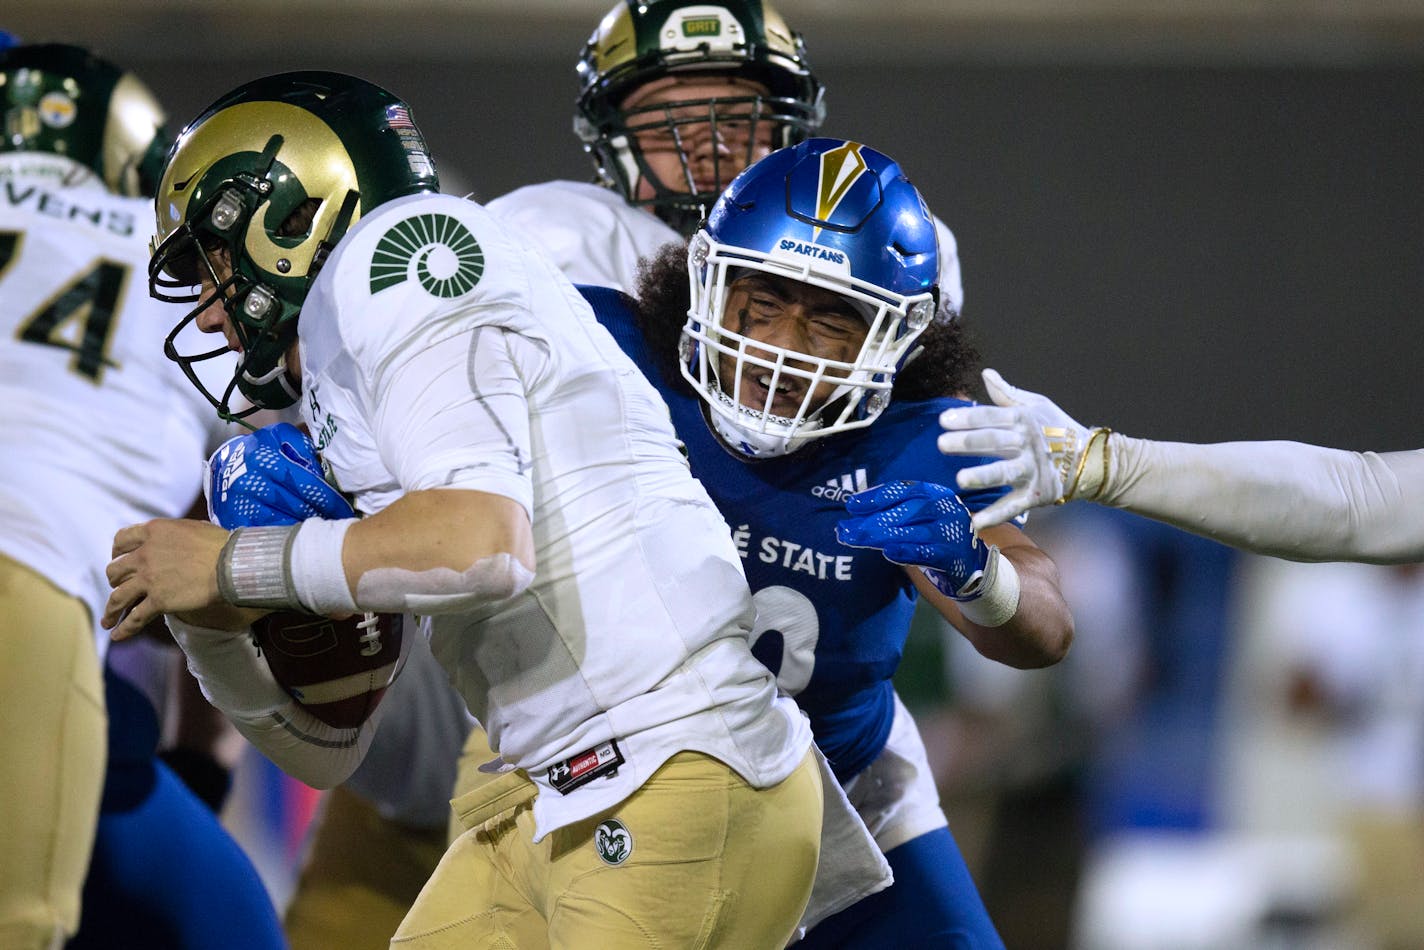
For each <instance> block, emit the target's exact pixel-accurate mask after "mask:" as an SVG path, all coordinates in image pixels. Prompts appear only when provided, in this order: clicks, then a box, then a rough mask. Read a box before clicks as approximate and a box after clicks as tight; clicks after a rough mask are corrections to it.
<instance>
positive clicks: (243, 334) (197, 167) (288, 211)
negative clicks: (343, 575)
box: [149, 72, 439, 418]
mask: <svg viewBox="0 0 1424 950" xmlns="http://www.w3.org/2000/svg"><path fill="white" fill-rule="evenodd" d="M437 190H439V181H438V180H437V178H436V174H435V166H434V164H433V163H432V162H431V159H430V152H429V150H428V149H427V148H426V145H425V140H424V138H423V137H422V136H421V134H420V131H419V130H418V129H417V128H416V127H415V124H414V123H413V122H412V121H411V117H410V108H409V107H408V106H407V105H406V104H405V103H404V102H402V101H401V100H400V99H397V98H396V97H395V96H393V95H392V94H391V93H389V92H387V91H386V90H384V89H382V88H381V87H379V86H377V85H374V84H373V83H369V82H366V81H365V80H363V79H357V78H355V77H353V76H346V75H342V74H340V73H329V72H294V73H282V74H279V75H276V76H268V77H267V78H265V79H259V80H256V81H255V82H251V83H248V84H247V85H245V86H242V87H240V88H239V89H236V90H234V91H233V92H230V93H228V94H227V95H225V96H223V97H222V98H221V99H219V100H218V101H217V102H215V103H213V104H212V105H211V106H209V107H208V108H207V109H205V110H204V111H203V112H202V114H200V115H199V116H198V118H196V119H194V120H193V121H192V122H191V123H190V124H189V125H188V127H187V128H185V129H184V130H183V131H182V133H181V134H179V136H178V141H177V142H176V143H174V146H173V149H172V151H170V152H169V154H168V159H167V161H166V163H165V164H164V167H163V178H162V180H161V182H160V183H159V186H158V194H157V197H156V199H155V206H156V210H157V213H158V231H157V235H156V237H155V238H154V245H155V246H154V252H153V258H152V260H151V261H150V263H149V289H150V292H151V293H152V294H153V296H155V297H158V298H159V299H161V300H170V301H175V302H191V301H198V305H197V306H196V307H195V308H193V310H192V311H191V312H190V313H189V314H188V315H187V317H185V318H184V320H183V321H182V322H181V323H180V324H179V325H178V326H177V327H175V328H174V330H173V332H172V333H170V334H169V336H168V340H167V342H166V343H165V346H164V352H165V353H166V354H167V355H168V357H169V358H170V359H172V360H174V361H176V362H177V363H178V364H179V365H180V366H182V367H183V371H184V372H185V373H186V374H187V375H188V378H189V379H190V380H192V381H193V384H194V385H196V386H197V387H198V389H199V390H201V391H202V392H203V394H204V395H206V396H207V397H208V399H209V400H210V401H211V402H212V403H213V405H214V406H216V407H217V409H218V412H219V413H220V414H222V415H223V416H224V417H225V418H240V417H241V416H244V415H247V414H249V413H251V412H254V411H256V409H257V408H268V409H281V408H284V407H286V406H290V405H291V404H292V403H293V402H295V401H296V398H297V394H298V384H297V382H296V381H294V380H292V379H291V378H289V374H288V372H287V366H286V354H287V351H288V349H289V348H290V347H291V345H292V343H293V342H295V340H296V338H297V316H298V314H299V313H300V311H301V308H302V304H303V302H304V301H305V300H306V296H307V292H308V291H309V290H310V289H311V285H312V282H313V281H314V280H315V279H316V276H317V273H318V272H319V271H320V270H321V265H322V263H323V262H324V261H325V260H326V257H327V255H328V254H330V253H331V251H332V249H333V248H334V247H335V246H336V244H337V242H338V241H340V240H341V238H342V236H343V235H345V233H346V231H347V229H348V228H349V227H350V226H351V225H352V223H354V222H355V221H356V220H357V219H359V218H360V217H361V215H363V214H368V213H370V211H371V210H372V209H373V208H375V207H377V206H378V205H381V204H383V203H384V202H387V201H390V200H392V199H394V198H399V197H401V196H403V195H411V194H416V193H419V192H426V191H437ZM200 285H201V286H200ZM215 301H221V302H222V305H223V307H224V308H225V310H226V311H227V314H228V317H229V320H230V323H231V326H232V329H233V332H234V335H235V336H236V338H237V342H238V343H239V344H240V346H241V356H240V358H239V360H238V367H237V371H236V372H235V374H234V376H233V379H232V380H231V382H229V383H228V384H227V386H226V389H224V390H223V392H221V393H220V394H219V393H213V392H211V391H210V390H209V388H208V387H207V386H206V385H205V384H204V382H203V381H202V380H201V379H200V378H199V376H198V374H197V372H196V371H195V368H194V364H196V363H199V362H202V361H203V360H207V359H212V358H215V357H217V356H219V355H221V354H222V353H224V352H226V347H219V348H217V349H214V350H210V351H206V352H202V353H197V354H181V353H179V352H177V349H176V346H175V344H174V341H175V339H176V338H177V336H178V334H179V333H180V332H181V331H182V330H183V328H184V327H185V326H186V325H187V324H188V323H190V322H192V321H195V320H196V319H197V317H198V315H199V314H200V313H202V312H203V311H204V310H206V309H207V308H208V306H209V305H210V304H212V303H214V302H215ZM234 390H236V391H238V392H241V393H242V395H243V396H245V397H246V398H247V399H248V400H249V401H250V402H251V403H252V404H253V407H254V408H249V409H246V410H243V411H240V412H234V411H233V409H232V406H231V400H232V397H233V392H234Z"/></svg>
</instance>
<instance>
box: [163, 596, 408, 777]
mask: <svg viewBox="0 0 1424 950" xmlns="http://www.w3.org/2000/svg"><path fill="white" fill-rule="evenodd" d="M165 619H166V620H167V622H168V629H169V630H171V631H173V638H174V639H175V640H176V641H178V645H179V646H180V647H182V648H183V652H184V653H185V654H187V656H188V669H190V670H192V671H193V675H194V676H195V677H196V678H197V680H198V685H199V686H201V687H202V690H203V695H204V696H206V697H207V698H208V701H209V702H211V703H212V704H213V705H214V706H216V707H217V708H218V709H219V710H221V711H222V712H223V714H224V715H226V716H227V717H228V719H230V720H232V723H233V725H235V726H236V727H237V730H238V732H241V733H242V734H243V736H245V737H246V738H247V739H248V741H250V742H251V743H252V744H253V745H255V746H257V748H259V749H260V750H262V753H263V754H264V755H266V756H267V757H268V758H269V759H271V760H272V761H273V762H275V763H276V764H277V766H278V767H279V768H281V770H282V771H284V772H286V773H287V774H288V775H291V776H293V777H294V778H297V779H300V780H301V781H303V782H305V783H306V784H308V785H310V786H312V787H313V788H332V787H334V786H336V785H340V784H341V783H342V782H344V781H345V780H346V778H347V777H348V776H349V775H350V774H351V773H352V772H354V771H355V770H356V766H358V765H360V764H361V759H362V757H364V756H365V754H366V748H367V747H368V746H369V745H370V744H371V737H372V736H373V735H375V731H376V725H377V723H378V722H379V721H380V716H381V708H380V707H379V706H377V707H376V709H375V711H374V712H373V713H372V714H371V717H370V718H369V719H367V720H366V722H364V723H363V724H362V725H361V727H360V728H359V729H338V728H337V727H335V726H329V725H327V724H326V723H324V722H322V721H321V720H320V719H317V718H316V717H315V716H313V715H312V714H311V713H309V712H307V711H306V710H305V709H303V708H302V707H301V706H300V705H299V704H298V703H297V702H296V701H295V700H293V699H292V698H291V697H290V696H288V695H287V693H286V691H285V690H283V689H282V687H281V686H279V685H278V684H277V681H276V680H275V679H273V678H272V671H271V670H270V669H268V667H267V663H266V661H265V660H263V659H262V657H261V656H260V655H259V654H258V652H257V648H256V646H255V645H254V644H253V641H252V637H251V636H250V635H249V634H248V633H246V632H242V633H234V632H233V631H231V630H208V629H205V628H203V627H194V626H191V625H189V624H186V623H184V622H183V621H181V620H179V619H178V618H177V617H174V616H172V615H169V616H167V617H166V618H165Z"/></svg>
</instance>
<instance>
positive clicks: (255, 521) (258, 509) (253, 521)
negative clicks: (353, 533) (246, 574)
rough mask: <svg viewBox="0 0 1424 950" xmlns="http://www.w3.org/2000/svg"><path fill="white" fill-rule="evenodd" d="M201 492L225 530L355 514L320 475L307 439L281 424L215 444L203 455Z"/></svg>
mask: <svg viewBox="0 0 1424 950" xmlns="http://www.w3.org/2000/svg"><path fill="white" fill-rule="evenodd" d="M203 494H205V495H206V496H207V499H208V519H209V520H210V521H212V522H213V523H214V524H216V525H220V526H221V527H224V528H226V529H228V530H229V531H231V530H233V529H234V528H252V527H265V526H268V525H288V524H296V523H297V522H299V521H305V520H307V519H308V518H327V519H332V520H336V519H341V518H351V517H354V516H355V514H356V512H355V510H354V509H353V508H352V507H351V505H350V503H349V502H347V500H346V499H345V498H343V497H342V496H341V493H340V492H338V491H337V490H336V489H335V488H332V487H331V485H330V484H328V483H327V481H326V479H325V478H323V477H322V474H321V462H319V461H318V460H317V457H316V447H315V446H314V445H312V441H311V439H309V438H307V436H306V434H305V433H304V432H302V431H301V430H300V429H298V428H297V427H296V426H293V425H288V424H287V423H285V422H279V423H277V424H276V425H271V426H266V427H265V428H261V429H258V430H257V431H255V432H249V433H247V434H246V435H239V436H235V437H233V438H231V439H228V440H227V441H226V442H224V443H223V444H222V445H221V446H219V447H218V450H217V451H216V452H214V453H213V456H212V458H210V459H208V471H207V476H206V477H205V478H204V479H203Z"/></svg>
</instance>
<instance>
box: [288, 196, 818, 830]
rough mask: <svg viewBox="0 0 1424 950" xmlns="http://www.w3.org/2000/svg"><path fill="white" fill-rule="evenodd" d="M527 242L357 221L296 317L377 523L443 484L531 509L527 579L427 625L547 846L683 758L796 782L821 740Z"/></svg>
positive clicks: (446, 223)
mask: <svg viewBox="0 0 1424 950" xmlns="http://www.w3.org/2000/svg"><path fill="white" fill-rule="evenodd" d="M515 235H516V232H512V231H509V230H507V229H506V228H505V227H504V226H503V225H501V224H500V223H499V222H498V221H497V220H496V219H495V218H494V217H493V216H492V215H491V214H490V213H489V212H488V211H486V210H485V209H484V208H483V207H481V206H480V205H477V204H475V203H473V202H470V201H465V200H462V199H458V198H453V197H449V196H444V195H417V196H412V197H408V198H403V199H400V200H397V201H393V202H390V203H389V204H386V205H383V206H381V207H380V208H378V209H377V210H376V211H375V212H374V213H373V214H372V215H370V216H368V217H366V218H363V219H362V220H361V221H360V222H358V224H357V225H356V226H355V227H354V228H352V230H351V231H350V233H348V234H347V236H346V237H345V238H344V239H343V240H342V242H341V244H340V246H339V247H338V249H337V251H336V252H335V253H334V254H333V255H332V258H331V260H330V261H328V263H327V265H326V267H325V268H324V269H323V271H322V274H321V276H320V277H319V278H318V279H317V281H316V282H315V284H314V286H313V289H312V292H311V294H310V295H309V296H308V298H307V301H306V304H305V306H304V307H303V310H302V316H301V336H300V354H301V366H302V387H303V398H302V410H303V415H304V416H305V417H306V421H307V423H308V425H309V427H310V429H311V432H312V433H313V435H314V437H315V439H316V442H317V446H318V449H319V450H320V451H321V452H322V457H323V461H324V463H325V464H326V466H327V467H328V468H329V470H330V471H331V473H332V475H333V477H334V479H335V481H336V482H337V483H338V485H339V486H340V487H341V488H342V489H343V490H344V491H348V492H352V493H354V495H355V499H356V505H357V507H358V508H359V509H360V510H361V511H363V512H366V513H372V512H375V511H379V510H381V509H383V508H385V507H386V506H387V505H389V504H390V503H391V502H393V501H395V500H396V499H397V498H399V497H400V496H401V495H402V494H404V493H406V492H410V491H417V490H422V489H432V488H459V489H472V490H478V491H484V492H491V493H495V494H499V495H503V496H505V497H508V498H511V499H513V500H514V501H516V502H518V503H519V504H521V505H522V506H523V507H524V508H525V510H526V511H527V512H528V514H529V517H530V521H531V524H532V526H533V536H534V542H535V556H536V558H537V571H536V575H535V578H534V581H533V583H532V584H531V585H530V586H529V588H528V589H527V590H525V591H524V592H523V593H521V594H519V595H518V596H516V597H513V598H510V599H508V600H505V601H501V602H497V603H493V604H490V605H488V606H487V607H485V608H483V609H480V610H478V611H472V612H469V613H463V614H444V615H437V616H433V617H429V618H426V624H427V628H428V632H429V636H430V643H431V647H432V651H433V653H434V654H435V656H436V658H437V659H438V660H439V661H440V662H441V664H442V665H443V666H444V667H445V669H446V671H447V672H448V673H449V674H450V677H451V679H452V681H453V682H454V684H455V686H456V688H457V689H458V690H459V691H460V693H461V694H462V696H463V697H464V699H465V701H466V703H467V704H468V705H469V708H470V710H471V712H473V713H474V714H475V716H476V717H477V718H478V719H479V720H480V722H481V723H482V724H483V725H484V726H485V728H486V730H487V731H488V732H489V735H490V739H491V742H492V744H493V746H494V747H495V748H496V749H498V750H499V752H500V753H501V755H502V756H503V757H504V758H505V759H506V760H507V761H509V762H511V763H513V764H514V765H517V766H518V767H520V768H523V769H525V770H526V771H527V772H529V774H530V776H531V777H532V778H533V779H534V780H535V781H536V782H537V783H538V784H539V785H540V787H541V792H540V795H539V797H538V799H537V801H536V803H535V818H536V821H537V823H538V826H539V831H540V835H541V836H542V835H544V834H547V833H548V832H549V831H550V830H553V829H554V828H558V827H560V826H562V825H565V824H568V823H570V822H573V821H577V820H580V819H582V818H585V817H587V816H589V815H592V814H594V813H596V812H598V811H601V810H603V809H606V808H609V807H611V806H613V805H615V804H616V803H617V802H619V801H621V800H622V799H623V798H625V797H627V796H628V795H630V794H631V793H632V792H633V791H635V790H636V789H637V788H638V787H639V786H641V785H642V784H643V783H644V782H645V781H646V780H647V779H648V778H649V777H651V775H652V774H653V772H655V771H656V770H657V768H658V767H659V766H660V765H661V764H662V763H663V762H664V761H666V759H667V758H668V757H669V756H671V755H673V754H674V753H676V752H678V751H680V750H691V751H698V752H703V753H706V754H709V755H712V756H714V757H716V758H718V759H720V760H722V761H723V762H725V763H727V764H728V765H729V766H731V767H732V768H733V769H735V770H736V771H737V772H738V773H739V774H740V775H742V777H743V778H745V779H746V780H747V781H748V782H750V783H751V784H753V785H755V786H758V787H765V786H768V785H771V784H774V783H776V782H779V781H781V780H782V779H784V778H785V777H786V776H787V775H789V774H790V773H791V772H792V771H793V770H794V769H795V767H796V766H797V765H798V764H799V763H800V761H801V759H802V758H803V757H804V756H805V754H806V751H807V749H808V748H809V746H810V733H809V730H808V728H807V726H806V724H805V722H804V720H803V718H802V717H801V715H800V713H799V712H798V710H797V709H796V707H795V704H794V703H792V702H791V701H790V700H788V699H779V698H777V697H776V689H775V683H774V681H773V679H772V677H771V675H770V673H769V672H768V671H767V670H766V669H765V667H763V666H762V665H761V664H760V663H759V662H757V660H756V659H755V658H754V657H753V656H752V655H751V652H750V648H749V645H748V639H747V638H748V634H749V630H750V626H751V620H752V617H753V607H752V604H751V598H750V595H749V594H748V591H747V587H746V582H745V579H744V577H743V575H742V570H741V564H740V559H739V557H738V555H737V552H736V549H735V548H734V547H733V545H732V542H731V538H730V537H729V536H728V534H727V531H726V526H725V524H724V523H723V521H722V519H721V516H720V515H719V514H718V513H717V510H716V508H715V507H714V506H713V505H712V502H711V500H710V499H709V498H708V497H707V494H706V492H705V491H704V490H703V489H702V487H701V485H700V484H699V483H698V482H697V481H695V480H694V479H693V478H692V477H691V475H690V474H689V472H688V468H687V465H686V462H685V461H684V460H683V457H682V455H681V453H680V452H679V449H678V442H677V440H676V438H675V436H674V434H673V431H672V427H671V423H670V422H669V420H668V416H667V408H666V406H665V405H664V404H663V403H662V401H661V399H660V398H659V397H658V396H657V394H656V393H655V392H654V391H653V389H652V388H651V386H650V385H649V384H648V383H647V382H646V381H645V380H644V378H643V376H642V374H641V373H640V372H639V370H638V369H637V367H636V366H634V365H633V364H632V363H631V362H630V361H629V360H628V359H627V358H626V357H625V356H624V355H623V353H622V351H621V350H619V348H618V346H617V344H616V343H615V342H614V341H613V339H612V337H610V336H609V335H608V334H607V333H606V332H605V331H604V330H603V329H602V328H601V327H600V326H599V325H598V323H597V322H596V321H595V319H594V317H593V313H592V311H591V310H590V308H589V307H588V305H587V304H586V303H585V302H584V301H583V299H582V298H581V297H580V296H579V295H578V293H577V291H575V289H574V288H573V286H572V284H570V283H569V282H568V281H567V280H565V279H564V278H563V277H562V276H561V275H560V274H559V273H558V271H557V270H555V269H554V268H553V266H552V265H550V264H549V262H548V261H547V260H546V259H545V257H544V256H543V255H541V254H530V253H528V248H527V247H526V246H523V245H522V244H521V239H519V238H518V237H516V236H515ZM610 740H612V741H613V742H616V744H617V750H618V751H617V754H618V755H621V756H622V758H623V759H624V764H623V765H622V766H621V767H620V768H618V770H617V772H616V773H615V774H613V775H610V776H607V777H605V778H600V779H599V780H597V781H596V782H594V783H592V784H588V785H584V786H583V787H581V788H576V789H572V790H570V791H569V792H568V794H563V793H561V792H560V791H558V790H557V788H556V786H558V785H560V784H561V781H560V780H561V779H562V778H563V775H562V774H561V764H562V763H565V762H567V761H568V760H570V759H572V758H574V757H576V756H578V755H579V754H581V753H585V752H590V751H591V750H595V749H599V748H600V747H601V748H602V750H603V751H604V752H607V750H608V748H609V747H608V746H607V745H606V744H607V743H608V742H609V741H610ZM610 754H611V753H610ZM551 767H552V772H553V774H552V775H551V774H550V773H551Z"/></svg>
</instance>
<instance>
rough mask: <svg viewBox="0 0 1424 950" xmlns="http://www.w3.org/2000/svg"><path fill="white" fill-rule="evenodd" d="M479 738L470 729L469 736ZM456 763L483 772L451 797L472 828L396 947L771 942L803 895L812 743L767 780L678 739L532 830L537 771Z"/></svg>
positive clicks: (815, 818)
mask: <svg viewBox="0 0 1424 950" xmlns="http://www.w3.org/2000/svg"><path fill="white" fill-rule="evenodd" d="M482 741H483V737H482V735H481V734H480V731H479V730H476V733H475V734H474V736H473V737H472V740H471V743H472V744H474V745H475V746H479V745H480V744H481V743H482ZM470 749H471V744H467V745H466V750H467V755H466V759H467V760H469V759H470V754H469V750H470ZM491 757H492V756H491V755H489V754H485V755H483V756H482V757H479V756H477V758H479V760H480V761H487V760H488V759H489V758H491ZM472 774H473V775H478V776H479V778H478V779H472V777H471V776H472ZM462 776H463V777H464V778H463V780H464V781H465V783H466V785H468V784H469V783H470V782H471V781H474V780H479V781H483V782H484V784H483V785H481V786H478V787H475V788H473V789H464V788H462V790H463V791H464V794H462V795H461V796H460V797H459V798H457V799H456V801H455V808H456V811H457V812H458V813H461V814H463V815H464V817H465V819H466V823H467V824H468V825H469V830H467V831H465V832H464V833H463V834H461V835H460V836H459V837H458V838H457V839H456V840H455V842H454V843H453V844H452V845H451V846H450V849H449V851H447V852H446V854H445V857H444V858H443V859H441V862H440V865H439V867H438V868H436V871H435V874H434V875H433V876H432V877H431V879H430V881H429V882H428V883H427V884H426V886H425V888H424V889H423V890H422V891H421V893H420V897H419V898H417V899H416V902H415V906H413V907H412V908H411V911H410V914H409V915H407V917H406V919H405V921H404V922H403V923H402V924H401V927H400V929H399V930H398V931H397V932H396V937H395V939H394V940H392V941H391V947H392V948H393V950H408V948H420V950H446V948H450V950H453V948H480V950H496V948H498V950H514V948H518V950H535V948H538V950H543V948H550V950H574V948H588V947H599V948H618V950H621V948H630V950H631V948H651V947H677V948H726V950H758V948H767V950H779V948H781V947H783V946H785V944H786V942H787V940H788V939H789V938H790V937H791V934H792V932H793V931H794V929H795V928H796V925H797V923H798V922H799V921H800V918H801V913H802V910H803V909H804V908H805V906H806V901H807V898H808V897H809V896H810V893H811V882H812V880H813V878H814V877H815V873H816V862H817V858H818V854H819V850H820V827H821V807H822V797H821V779H820V772H819V770H818V769H817V767H816V763H815V761H814V759H813V758H812V757H811V755H810V754H809V753H808V754H807V756H806V758H805V759H804V760H803V761H802V763H801V765H800V766H798V767H797V769H796V771H794V772H793V773H792V774H791V775H790V776H789V777H788V778H787V779H786V780H785V781H783V782H781V783H780V784H778V785H775V786H772V787H771V788H766V789H756V788H753V787H752V786H750V785H748V784H747V783H746V782H745V781H743V780H742V779H741V777H740V776H738V775H737V773H736V772H734V771H733V770H732V769H731V768H729V767H728V766H727V765H725V764H724V763H722V762H720V761H718V760H716V759H714V758H710V757H708V756H705V755H702V754H699V753H692V752H681V753H678V754H677V755H675V756H673V757H672V758H671V759H669V760H668V761H667V762H666V763H664V765H663V767H662V768H661V769H659V770H658V771H657V772H656V773H654V775H653V776H652V778H650V779H649V780H648V781H647V782H646V783H645V784H644V785H643V787H642V788H640V789H639V790H638V791H637V792H635V793H634V794H633V795H632V796H631V797H629V798H628V799H627V800H625V801H623V802H621V803H620V804H618V805H617V806H615V807H614V808H612V809H610V810H608V811H606V812H604V813H601V814H598V815H595V816H593V817H591V818H588V819H586V820H584V821H581V822H578V823H576V824H573V825H569V826H567V827H564V828H561V829H559V830H557V831H554V832H552V833H550V834H549V835H547V836H546V837H545V838H544V840H542V841H541V842H539V843H538V844H534V843H533V837H534V817H533V810H532V801H533V792H534V785H533V783H532V782H530V781H529V780H528V779H527V778H526V777H524V776H523V775H522V774H521V773H519V772H508V773H504V774H503V775H500V776H493V777H491V776H484V775H483V774H481V773H475V772H474V771H473V770H465V769H462ZM575 794H576V793H575Z"/></svg>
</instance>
